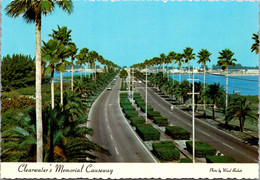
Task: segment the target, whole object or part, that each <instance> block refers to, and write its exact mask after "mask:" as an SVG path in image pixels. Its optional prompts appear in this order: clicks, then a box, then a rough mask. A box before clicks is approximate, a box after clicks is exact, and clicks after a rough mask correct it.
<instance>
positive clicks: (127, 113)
mask: <svg viewBox="0 0 260 180" xmlns="http://www.w3.org/2000/svg"><path fill="white" fill-rule="evenodd" d="M124 113H125V115H126V118H128V119H130V118H131V117H134V116H138V112H137V111H133V110H127V111H124Z"/></svg>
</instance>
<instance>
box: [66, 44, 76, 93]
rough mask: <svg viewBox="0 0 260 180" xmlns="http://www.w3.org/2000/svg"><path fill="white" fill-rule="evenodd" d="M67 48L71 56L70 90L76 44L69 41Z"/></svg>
mask: <svg viewBox="0 0 260 180" xmlns="http://www.w3.org/2000/svg"><path fill="white" fill-rule="evenodd" d="M68 50H69V55H70V57H71V90H72V91H73V71H74V69H73V67H74V63H73V61H74V59H75V56H76V54H77V51H78V48H77V46H76V44H75V43H71V44H70V45H69V46H68Z"/></svg>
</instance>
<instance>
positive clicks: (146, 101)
mask: <svg viewBox="0 0 260 180" xmlns="http://www.w3.org/2000/svg"><path fill="white" fill-rule="evenodd" d="M145 68H146V74H145V75H146V76H145V85H146V87H145V92H146V93H145V122H147V72H148V69H147V65H145Z"/></svg>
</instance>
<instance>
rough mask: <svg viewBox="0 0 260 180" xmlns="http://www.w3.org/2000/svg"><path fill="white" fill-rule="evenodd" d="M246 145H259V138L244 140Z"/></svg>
mask: <svg viewBox="0 0 260 180" xmlns="http://www.w3.org/2000/svg"><path fill="white" fill-rule="evenodd" d="M244 140H245V142H246V143H248V144H250V145H258V142H259V138H257V137H253V136H252V137H248V138H245V139H244Z"/></svg>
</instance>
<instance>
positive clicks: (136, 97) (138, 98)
mask: <svg viewBox="0 0 260 180" xmlns="http://www.w3.org/2000/svg"><path fill="white" fill-rule="evenodd" d="M133 99H134V100H135V101H138V100H143V99H142V97H141V96H134V97H133Z"/></svg>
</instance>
